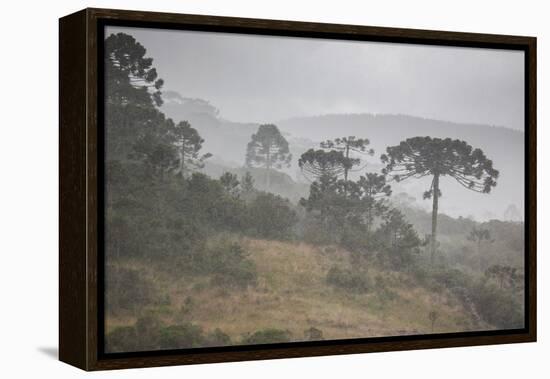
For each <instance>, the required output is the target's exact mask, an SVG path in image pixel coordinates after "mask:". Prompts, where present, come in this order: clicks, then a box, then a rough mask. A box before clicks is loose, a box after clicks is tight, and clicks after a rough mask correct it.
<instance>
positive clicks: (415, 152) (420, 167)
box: [381, 137, 498, 264]
mask: <svg viewBox="0 0 550 379" xmlns="http://www.w3.org/2000/svg"><path fill="white" fill-rule="evenodd" d="M381 159H382V162H384V163H385V164H386V168H385V169H384V174H391V175H392V176H393V179H394V180H396V181H403V180H406V179H409V178H411V177H413V178H422V177H425V176H431V177H432V182H431V185H430V188H429V189H428V191H426V192H425V193H424V198H425V199H429V198H433V206H432V234H431V262H432V264H433V262H434V258H435V252H436V244H437V212H438V202H439V198H440V197H441V191H440V189H439V180H440V178H441V177H443V176H450V177H452V178H454V179H455V180H456V181H457V182H458V183H460V184H461V185H462V186H464V187H465V188H468V189H469V190H472V191H476V192H481V193H489V192H490V191H491V189H492V188H493V187H495V186H496V184H497V182H496V179H497V178H498V171H497V170H495V169H494V168H493V162H492V161H491V160H490V159H488V158H487V157H486V156H485V154H484V153H483V151H482V150H481V149H474V148H472V146H470V145H469V144H467V143H466V142H464V141H460V140H452V139H450V138H445V139H441V138H432V137H413V138H408V139H406V140H405V141H402V142H401V143H400V144H399V145H397V146H389V147H388V148H387V149H386V154H383V155H382V156H381Z"/></svg>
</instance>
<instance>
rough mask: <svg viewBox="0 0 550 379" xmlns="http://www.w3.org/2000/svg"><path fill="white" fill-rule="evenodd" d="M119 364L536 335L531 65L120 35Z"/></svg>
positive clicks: (154, 32)
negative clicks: (528, 138)
mask: <svg viewBox="0 0 550 379" xmlns="http://www.w3.org/2000/svg"><path fill="white" fill-rule="evenodd" d="M104 52H105V55H104V63H103V64H104V99H103V100H104V111H105V118H104V137H105V141H104V142H105V157H104V158H105V159H104V171H105V178H104V180H105V182H104V183H105V188H104V191H105V192H104V199H105V201H104V206H105V208H104V226H105V229H104V233H105V245H104V252H103V253H104V262H105V267H104V272H105V277H104V280H105V282H104V288H105V292H104V316H103V317H104V325H105V327H104V340H105V346H104V350H105V352H107V353H118V352H139V351H154V350H165V349H169V350H173V349H188V348H203V347H213V346H235V345H258V344H273V343H281V342H301V341H321V340H341V339H345V340H347V339H357V338H369V337H386V336H405V335H426V334H428V335H429V334H439V333H460V332H469V331H488V330H504V329H518V328H523V327H524V321H525V320H524V290H525V288H524V276H523V273H524V214H525V212H524V206H525V204H524V197H525V188H524V178H525V171H524V167H525V159H524V154H525V152H524V142H525V141H524V138H525V135H524V126H525V125H524V112H525V109H524V69H525V67H524V58H525V57H524V53H523V52H520V51H509V50H498V49H481V48H458V47H442V46H423V45H414V44H397V43H376V42H364V41H342V40H328V39H311V38H294V37H274V36H259V35H244V34H230V33H212V32H198V31H181V30H160V29H146V28H129V27H111V26H108V27H106V29H105V41H104Z"/></svg>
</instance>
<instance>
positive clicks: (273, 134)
mask: <svg viewBox="0 0 550 379" xmlns="http://www.w3.org/2000/svg"><path fill="white" fill-rule="evenodd" d="M291 159H292V154H290V150H289V148H288V142H287V140H286V139H285V137H283V135H282V134H281V132H280V131H279V129H278V128H277V126H276V125H273V124H264V125H260V126H259V128H258V131H257V132H256V133H255V134H253V135H252V137H251V140H250V142H249V143H248V146H247V148H246V165H247V166H248V167H255V166H256V167H264V168H265V169H266V186H267V187H269V186H270V184H271V177H270V172H271V169H272V168H278V169H280V168H281V167H283V166H287V167H289V166H290V161H291Z"/></svg>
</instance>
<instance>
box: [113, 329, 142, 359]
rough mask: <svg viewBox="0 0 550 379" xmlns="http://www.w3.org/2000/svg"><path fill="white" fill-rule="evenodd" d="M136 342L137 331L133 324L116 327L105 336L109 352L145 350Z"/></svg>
mask: <svg viewBox="0 0 550 379" xmlns="http://www.w3.org/2000/svg"><path fill="white" fill-rule="evenodd" d="M136 342H137V333H136V329H135V328H134V327H133V326H124V327H120V328H116V329H115V330H113V331H112V332H111V333H109V334H107V336H106V337H105V350H106V351H107V352H109V353H120V352H132V351H139V350H143V349H140V348H139V346H138V345H137V343H136Z"/></svg>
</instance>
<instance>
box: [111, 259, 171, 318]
mask: <svg viewBox="0 0 550 379" xmlns="http://www.w3.org/2000/svg"><path fill="white" fill-rule="evenodd" d="M159 299H160V300H161V301H162V300H163V299H162V297H161V296H159V293H158V290H157V289H156V288H155V287H154V285H153V283H151V281H149V280H148V279H147V278H145V277H144V276H143V275H141V274H140V272H139V271H137V270H133V269H128V268H124V267H119V266H115V265H109V266H107V269H106V280H105V310H106V312H107V313H108V314H110V315H122V316H127V315H136V314H138V313H139V312H140V311H141V310H142V309H143V308H144V307H147V306H150V305H157V304H158V302H159Z"/></svg>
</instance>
